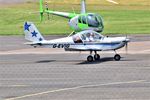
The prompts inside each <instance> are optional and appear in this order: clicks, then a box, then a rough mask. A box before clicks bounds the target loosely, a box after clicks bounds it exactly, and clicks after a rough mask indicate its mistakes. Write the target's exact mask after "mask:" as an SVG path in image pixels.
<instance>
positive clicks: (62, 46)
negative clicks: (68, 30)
mask: <svg viewBox="0 0 150 100" xmlns="http://www.w3.org/2000/svg"><path fill="white" fill-rule="evenodd" d="M69 47H70V44H54V45H53V48H69Z"/></svg>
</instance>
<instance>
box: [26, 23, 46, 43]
mask: <svg viewBox="0 0 150 100" xmlns="http://www.w3.org/2000/svg"><path fill="white" fill-rule="evenodd" d="M24 33H25V39H26V40H29V41H32V42H41V41H43V40H44V38H43V36H42V35H41V33H40V32H39V31H38V29H37V28H36V26H35V25H34V24H33V23H32V22H25V24H24Z"/></svg>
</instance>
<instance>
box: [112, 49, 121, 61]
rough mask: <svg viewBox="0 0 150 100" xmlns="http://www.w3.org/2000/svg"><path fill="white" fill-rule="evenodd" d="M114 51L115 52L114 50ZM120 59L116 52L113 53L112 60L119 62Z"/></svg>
mask: <svg viewBox="0 0 150 100" xmlns="http://www.w3.org/2000/svg"><path fill="white" fill-rule="evenodd" d="M114 51H115V50H114ZM120 59H121V56H120V55H119V54H117V53H116V51H115V56H114V60H115V61H120Z"/></svg>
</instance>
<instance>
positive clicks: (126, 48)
mask: <svg viewBox="0 0 150 100" xmlns="http://www.w3.org/2000/svg"><path fill="white" fill-rule="evenodd" d="M125 50H126V54H128V42H126V46H125Z"/></svg>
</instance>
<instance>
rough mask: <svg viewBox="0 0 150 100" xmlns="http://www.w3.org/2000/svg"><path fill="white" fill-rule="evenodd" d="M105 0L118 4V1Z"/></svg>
mask: <svg viewBox="0 0 150 100" xmlns="http://www.w3.org/2000/svg"><path fill="white" fill-rule="evenodd" d="M106 1H108V2H111V3H114V4H119V3H118V2H116V1H113V0H106Z"/></svg>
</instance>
